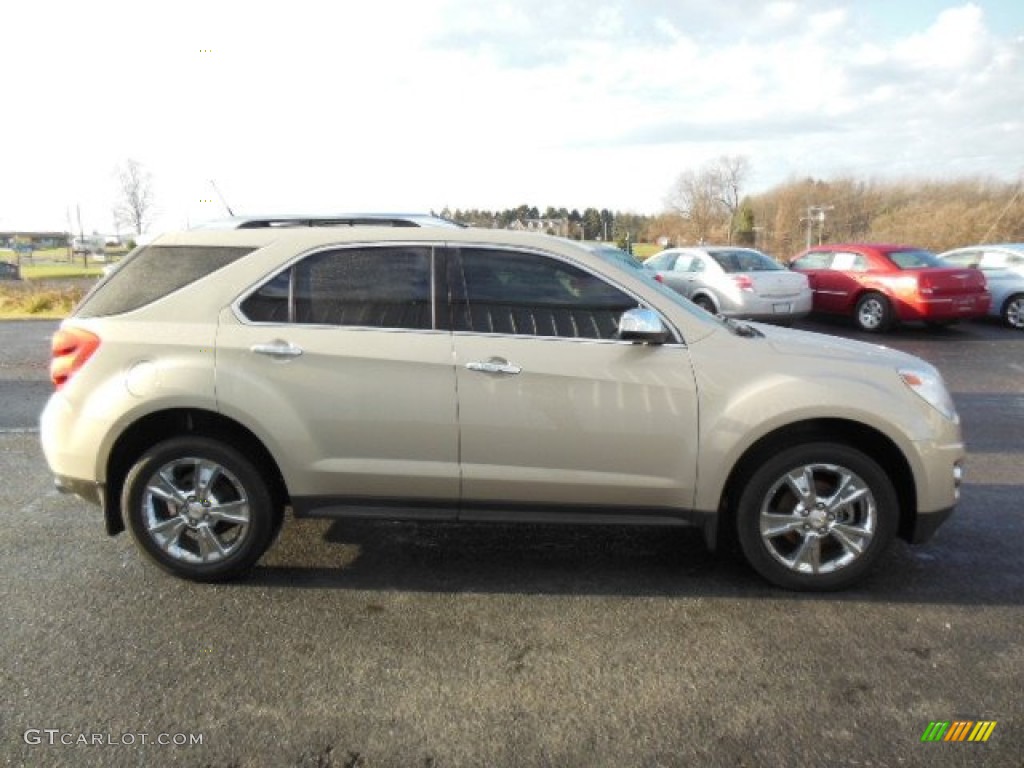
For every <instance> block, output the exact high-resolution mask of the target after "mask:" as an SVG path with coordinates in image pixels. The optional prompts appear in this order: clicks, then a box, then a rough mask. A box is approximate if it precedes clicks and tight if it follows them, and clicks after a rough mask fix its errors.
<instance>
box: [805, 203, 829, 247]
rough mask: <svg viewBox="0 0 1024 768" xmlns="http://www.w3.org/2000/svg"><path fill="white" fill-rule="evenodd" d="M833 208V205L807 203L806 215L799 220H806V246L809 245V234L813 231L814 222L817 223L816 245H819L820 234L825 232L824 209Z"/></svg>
mask: <svg viewBox="0 0 1024 768" xmlns="http://www.w3.org/2000/svg"><path fill="white" fill-rule="evenodd" d="M832 210H835V206H834V205H809V206H807V215H806V216H804V217H803V218H802V219H800V221H806V222H807V247H808V248H810V247H811V236H812V234H813V232H814V223H815V222H817V223H818V245H821V239H822V235H823V233H824V232H825V211H832Z"/></svg>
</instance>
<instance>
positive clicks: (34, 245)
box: [0, 232, 71, 250]
mask: <svg viewBox="0 0 1024 768" xmlns="http://www.w3.org/2000/svg"><path fill="white" fill-rule="evenodd" d="M70 237H71V236H70V235H69V234H68V233H67V232H0V246H2V247H4V248H14V247H15V246H19V245H21V246H28V247H30V248H31V249H32V250H42V249H43V248H67V247H68V243H69V242H70Z"/></svg>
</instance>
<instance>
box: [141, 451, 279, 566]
mask: <svg viewBox="0 0 1024 768" xmlns="http://www.w3.org/2000/svg"><path fill="white" fill-rule="evenodd" d="M121 507H122V510H123V512H124V514H125V517H126V519H127V521H128V527H129V528H130V529H131V532H132V535H133V536H134V537H135V539H136V541H138V542H139V545H140V546H141V547H142V549H143V550H144V551H145V552H146V554H147V555H148V556H149V557H150V558H152V559H153V560H154V561H155V562H156V563H157V565H159V566H160V567H161V568H163V569H164V570H166V571H168V572H170V573H172V574H174V575H176V576H181V577H183V578H186V579H191V580H193V581H222V580H226V579H230V578H234V577H236V576H240V575H242V574H243V573H245V572H246V571H248V570H249V569H250V568H251V567H252V566H253V565H254V564H255V563H256V561H257V560H259V558H260V556H261V555H262V554H263V553H264V551H265V550H266V549H267V547H268V546H269V545H270V542H271V540H272V538H273V535H274V532H275V527H274V517H275V516H274V508H273V501H272V499H271V495H270V491H269V489H268V488H267V484H266V483H265V482H264V481H263V479H262V478H261V476H260V473H259V471H258V470H257V469H256V467H255V466H254V465H253V464H252V463H251V462H250V461H249V460H248V459H246V458H245V457H244V456H243V455H242V454H240V453H239V452H238V451H236V450H235V449H234V448H231V447H229V446H227V445H225V444H223V443H221V442H218V441H217V440H212V439H210V438H205V437H179V438H173V439H171V440H167V441H165V442H162V443H159V444H157V445H156V446H154V447H153V448H151V449H150V450H148V451H147V452H146V453H144V454H143V455H142V456H141V457H140V458H139V459H138V461H137V462H136V463H135V465H134V466H133V467H132V469H131V471H129V473H128V475H127V477H126V479H125V483H124V491H123V493H122V496H121Z"/></svg>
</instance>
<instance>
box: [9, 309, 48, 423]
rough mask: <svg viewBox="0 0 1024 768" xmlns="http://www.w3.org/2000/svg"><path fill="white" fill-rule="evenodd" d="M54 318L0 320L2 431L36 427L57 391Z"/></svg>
mask: <svg viewBox="0 0 1024 768" xmlns="http://www.w3.org/2000/svg"><path fill="white" fill-rule="evenodd" d="M56 328H57V322H56V321H54V320H3V321H0V432H5V431H11V430H23V429H35V428H36V426H37V421H38V419H39V412H40V411H41V410H42V407H43V404H44V403H45V402H46V398H47V397H49V396H50V392H52V391H53V386H52V385H51V384H50V380H49V374H48V373H47V367H48V365H49V362H50V358H49V354H50V337H51V336H52V335H53V332H54V331H55V330H56Z"/></svg>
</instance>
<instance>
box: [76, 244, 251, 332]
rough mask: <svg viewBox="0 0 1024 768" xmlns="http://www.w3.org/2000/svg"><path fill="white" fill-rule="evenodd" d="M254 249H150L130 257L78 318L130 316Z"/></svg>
mask: <svg viewBox="0 0 1024 768" xmlns="http://www.w3.org/2000/svg"><path fill="white" fill-rule="evenodd" d="M254 250H255V249H254V248H237V247H221V246H206V245H203V246H190V245H188V246H182V245H150V246H143V247H142V248H140V249H139V250H137V251H134V252H133V253H131V254H129V256H128V257H126V258H125V260H124V261H122V262H121V264H120V265H118V267H117V269H116V270H114V272H113V274H111V275H110V276H109V277H108V278H107V279H106V280H101V281H100V282H99V283H97V285H96V287H95V288H94V289H93V290H92V292H90V293H89V295H87V296H86V297H85V299H83V300H82V303H81V304H79V306H78V308H77V309H76V310H75V316H76V317H105V316H107V315H119V314H121V313H122V312H130V311H131V310H133V309H138V308H139V307H144V306H146V305H147V304H151V303H153V302H154V301H156V300H157V299H162V298H163V297H164V296H166V295H168V294H169V293H173V292H174V291H177V290H179V289H181V288H184V287H185V286H186V285H189V284H191V283H194V282H195V281H196V280H199V279H200V278H202V277H206V276H207V275H209V274H211V273H213V272H216V271H217V270H218V269H222V268H223V267H226V266H227V265H228V264H230V263H231V262H233V261H237V260H238V259H240V258H242V257H243V256H245V255H246V254H249V253H252V252H253V251H254Z"/></svg>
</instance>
